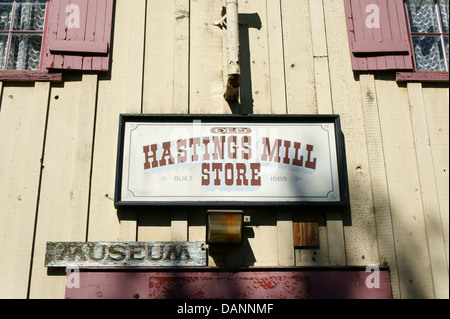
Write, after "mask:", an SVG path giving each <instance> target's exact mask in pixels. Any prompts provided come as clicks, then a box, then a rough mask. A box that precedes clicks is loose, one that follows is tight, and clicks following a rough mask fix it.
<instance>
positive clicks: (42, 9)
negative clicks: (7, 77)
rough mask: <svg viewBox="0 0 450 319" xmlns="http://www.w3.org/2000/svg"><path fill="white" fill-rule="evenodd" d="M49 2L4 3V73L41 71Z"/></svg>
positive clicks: (0, 46)
mask: <svg viewBox="0 0 450 319" xmlns="http://www.w3.org/2000/svg"><path fill="white" fill-rule="evenodd" d="M46 9H47V0H15V1H4V0H0V65H1V66H0V71H2V70H3V71H5V70H20V71H39V70H40V69H41V56H42V45H43V39H44V30H45V20H46V19H45V18H46Z"/></svg>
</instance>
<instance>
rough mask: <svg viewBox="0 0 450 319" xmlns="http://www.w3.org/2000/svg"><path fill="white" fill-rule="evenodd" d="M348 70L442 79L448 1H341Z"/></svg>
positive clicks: (446, 49)
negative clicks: (346, 43)
mask: <svg viewBox="0 0 450 319" xmlns="http://www.w3.org/2000/svg"><path fill="white" fill-rule="evenodd" d="M344 4H345V12H346V18H347V32H348V39H349V45H350V53H351V62H352V68H353V70H354V71H358V72H359V71H362V72H366V71H395V72H396V79H397V81H421V82H428V81H432V82H448V71H449V43H448V42H449V39H448V38H449V31H448V29H449V21H448V20H449V17H448V16H449V13H448V11H449V0H344Z"/></svg>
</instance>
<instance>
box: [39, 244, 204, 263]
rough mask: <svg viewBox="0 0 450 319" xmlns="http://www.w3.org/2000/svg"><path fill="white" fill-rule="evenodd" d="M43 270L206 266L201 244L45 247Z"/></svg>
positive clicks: (61, 245) (53, 245)
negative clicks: (54, 268)
mask: <svg viewBox="0 0 450 319" xmlns="http://www.w3.org/2000/svg"><path fill="white" fill-rule="evenodd" d="M45 266H46V267H74V266H76V267H123V266H129V267H153V266H172V267H186V266H206V245H205V243H203V242H186V241H185V242H134V243H125V242H120V243H110V242H96V243H95V242H89V243H70V242H59V243H47V252H46V255H45Z"/></svg>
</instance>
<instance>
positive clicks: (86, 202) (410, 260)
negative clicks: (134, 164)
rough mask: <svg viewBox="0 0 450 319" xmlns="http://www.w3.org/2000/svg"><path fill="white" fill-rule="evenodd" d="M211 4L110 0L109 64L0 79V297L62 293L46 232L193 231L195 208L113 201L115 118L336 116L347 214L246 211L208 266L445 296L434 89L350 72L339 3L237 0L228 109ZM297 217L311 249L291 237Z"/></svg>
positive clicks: (199, 221)
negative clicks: (234, 79) (369, 279)
mask: <svg viewBox="0 0 450 319" xmlns="http://www.w3.org/2000/svg"><path fill="white" fill-rule="evenodd" d="M223 5H224V1H223V0H171V1H167V0H133V1H129V0H116V1H115V6H116V7H115V18H114V25H113V31H114V32H113V35H114V39H113V43H112V66H111V71H110V72H109V73H107V74H90V73H86V74H82V73H77V72H68V73H65V74H64V75H63V82H62V83H48V82H42V83H41V82H36V83H14V82H4V83H1V82H0V100H1V105H0V285H1V289H0V298H64V294H65V276H64V274H62V275H61V274H57V273H55V274H53V273H51V272H49V271H47V268H45V267H44V255H45V247H46V242H48V241H113V242H115V241H181V240H188V241H199V240H200V241H201V240H204V239H205V212H204V211H202V210H193V209H186V210H183V209H178V210H175V209H153V208H148V209H143V210H139V209H129V210H128V209H123V210H120V211H117V210H116V209H115V208H114V205H113V198H114V186H115V185H114V183H115V168H116V167H115V165H116V151H117V135H118V123H119V122H118V120H119V114H121V113H151V114H152V113H154V114H157V113H163V114H186V113H191V114H223V113H255V114H330V113H333V114H339V115H340V117H341V122H342V130H343V132H344V134H345V141H346V152H347V166H348V180H349V187H350V202H351V205H350V206H351V207H350V209H349V210H348V211H345V212H341V211H339V210H338V211H336V210H330V209H329V210H315V209H287V208H286V209H281V208H280V209H260V210H256V209H253V210H249V211H246V214H247V215H250V216H251V221H252V222H251V225H250V227H249V228H248V229H247V230H246V232H245V234H246V239H245V240H244V243H243V245H242V247H240V248H236V249H233V250H224V249H220V248H214V249H211V250H210V251H209V257H208V262H209V265H210V266H366V265H369V264H375V265H386V266H389V267H390V272H391V285H392V291H393V296H394V297H395V298H448V297H449V296H448V288H449V286H448V250H449V248H448V245H449V243H448V239H449V231H448V230H449V176H448V169H449V120H448V118H449V104H448V98H449V90H448V83H445V84H421V83H407V84H404V83H403V84H401V83H397V82H396V81H395V73H383V74H373V73H367V74H354V73H353V71H352V67H351V60H350V51H349V45H348V39H347V27H346V17H345V10H344V1H342V0H257V1H244V0H242V1H240V2H239V5H240V6H239V12H240V15H241V24H242V25H241V29H240V32H241V72H242V76H241V79H242V86H241V99H240V103H235V104H233V105H228V103H226V102H225V100H224V99H223V96H222V95H223V93H224V92H225V80H226V78H227V74H226V70H227V66H226V61H227V57H226V56H225V54H226V38H225V36H226V30H225V29H221V28H219V27H217V26H214V25H213V24H212V23H213V22H214V21H217V20H219V19H220V18H221V11H222V6H223ZM224 70H225V71H224ZM304 218H307V219H308V220H312V221H316V222H318V224H319V240H320V247H317V248H314V249H300V248H294V247H293V233H292V223H293V221H297V220H302V219H304Z"/></svg>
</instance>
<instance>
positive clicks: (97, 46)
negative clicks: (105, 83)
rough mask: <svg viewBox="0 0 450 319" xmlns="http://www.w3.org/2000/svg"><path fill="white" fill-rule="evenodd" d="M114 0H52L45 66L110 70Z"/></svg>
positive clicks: (56, 68)
mask: <svg viewBox="0 0 450 319" xmlns="http://www.w3.org/2000/svg"><path fill="white" fill-rule="evenodd" d="M113 7H114V0H50V7H49V11H48V14H49V16H48V23H47V36H46V40H45V49H44V50H45V51H44V52H45V54H44V67H45V68H46V69H48V70H86V71H108V70H109V64H110V63H109V60H110V46H111V27H112V18H113Z"/></svg>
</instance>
